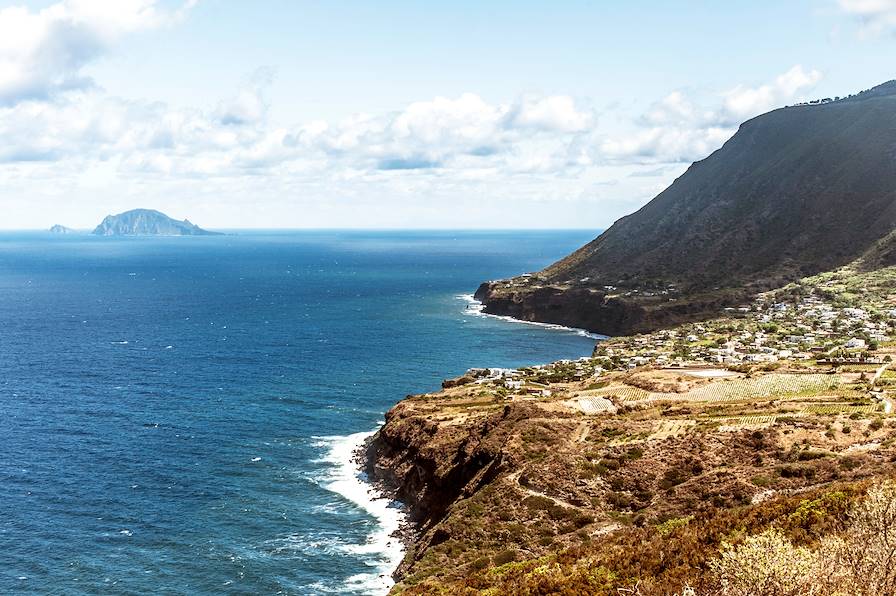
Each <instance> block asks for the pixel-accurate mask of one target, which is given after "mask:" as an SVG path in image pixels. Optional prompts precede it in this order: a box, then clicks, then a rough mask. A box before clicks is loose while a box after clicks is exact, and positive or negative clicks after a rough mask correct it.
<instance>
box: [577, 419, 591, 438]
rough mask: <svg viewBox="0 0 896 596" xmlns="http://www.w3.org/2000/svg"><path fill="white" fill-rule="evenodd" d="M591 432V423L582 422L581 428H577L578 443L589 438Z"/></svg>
mask: <svg viewBox="0 0 896 596" xmlns="http://www.w3.org/2000/svg"><path fill="white" fill-rule="evenodd" d="M590 432H591V425H590V424H588V423H587V422H582V423H581V424H579V428H578V429H577V430H576V443H584V442H585V441H586V440H587V439H588V434H589V433H590Z"/></svg>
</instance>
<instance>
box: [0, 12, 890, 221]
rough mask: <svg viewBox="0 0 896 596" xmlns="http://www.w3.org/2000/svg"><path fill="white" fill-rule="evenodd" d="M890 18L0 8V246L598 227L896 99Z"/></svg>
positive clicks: (793, 14) (833, 14)
mask: <svg viewBox="0 0 896 596" xmlns="http://www.w3.org/2000/svg"><path fill="white" fill-rule="evenodd" d="M894 31H896V0H789V1H788V2H760V1H754V2H728V3H719V2H689V3H685V4H681V3H677V4H675V5H673V3H667V2H646V1H644V2H626V3H609V2H584V1H583V2H563V1H555V2H520V1H517V2H472V1H471V2H466V1H455V2H450V3H449V2H444V3H439V2H425V3H424V2H388V1H382V2H376V3H373V2H338V1H330V2H301V1H298V0H293V1H273V0H272V1H259V2H252V3H247V2H233V1H224V0H199V1H187V2H183V1H175V0H170V1H162V0H159V1H153V0H114V1H113V0H61V1H59V0H57V1H56V2H27V3H23V2H21V1H20V2H0V135H2V138H3V139H4V143H3V145H2V146H0V206H2V207H3V209H4V213H5V217H4V218H3V220H2V221H0V226H2V227H5V228H44V227H48V226H49V225H50V224H52V223H57V222H58V223H63V224H66V225H72V226H77V227H89V226H92V225H94V224H95V223H96V222H97V221H98V220H99V219H101V218H102V216H104V215H106V214H107V213H114V212H119V211H123V210H126V209H129V208H133V207H154V208H158V209H162V210H164V211H166V212H168V213H170V214H171V215H172V216H175V217H178V218H183V217H189V218H190V219H191V220H192V221H196V222H199V223H200V224H204V225H207V226H211V227H594V228H601V227H606V226H608V225H609V224H611V223H612V222H613V221H614V220H615V219H617V218H619V217H620V216H622V215H624V214H626V213H628V212H630V211H632V210H634V209H637V208H638V207H639V206H640V205H642V204H643V203H645V202H646V201H648V200H649V199H650V198H652V197H653V196H654V195H655V194H656V193H657V192H659V191H660V190H662V189H663V188H664V187H665V186H667V185H668V184H669V183H670V182H671V181H672V180H673V179H674V178H675V177H676V176H678V175H680V174H681V173H682V172H683V171H684V170H685V169H686V167H687V165H688V164H689V163H690V162H691V161H693V160H695V159H701V158H703V157H705V156H706V155H708V154H709V153H710V152H712V151H713V150H714V149H716V148H718V147H719V146H720V145H721V144H722V143H723V142H724V141H725V140H726V139H727V138H728V137H730V135H731V134H733V132H734V131H735V130H736V128H737V125H738V124H739V123H740V122H741V121H743V120H744V119H747V118H750V117H752V116H755V115H757V114H760V113H762V112H765V111H767V110H769V109H773V108H776V107H780V106H782V105H786V104H789V103H794V102H796V101H800V100H804V99H811V98H815V97H827V96H835V95H844V94H848V93H852V92H856V91H859V90H861V89H865V88H868V87H870V86H873V85H875V84H878V83H881V82H884V81H886V80H889V79H892V78H894V75H893V72H892V71H893V67H892V55H893V49H894V42H896V38H894Z"/></svg>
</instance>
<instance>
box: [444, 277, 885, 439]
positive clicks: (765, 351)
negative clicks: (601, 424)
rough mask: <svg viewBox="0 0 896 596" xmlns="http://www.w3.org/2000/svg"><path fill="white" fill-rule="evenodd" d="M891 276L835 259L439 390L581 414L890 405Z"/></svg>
mask: <svg viewBox="0 0 896 596" xmlns="http://www.w3.org/2000/svg"><path fill="white" fill-rule="evenodd" d="M894 276H896V273H894V270H893V268H889V269H883V270H880V271H876V272H873V273H861V272H857V271H855V270H853V269H851V268H843V269H841V270H837V271H834V272H829V273H825V274H822V275H819V276H816V277H811V278H806V279H804V280H801V281H800V282H798V283H795V284H790V285H789V286H786V287H784V288H781V289H780V290H777V291H774V292H769V293H766V294H762V295H760V296H758V297H757V298H756V299H755V300H754V301H753V302H751V303H749V304H743V305H740V306H735V307H729V308H727V309H725V311H724V312H723V313H721V316H720V317H719V318H716V319H713V320H709V321H704V322H698V323H690V324H685V325H681V326H678V327H676V328H674V329H667V330H661V331H657V332H654V333H647V334H640V335H633V336H628V337H619V338H608V339H606V340H602V341H599V342H598V343H597V345H596V346H595V349H594V353H593V355H592V356H591V357H585V358H581V359H578V360H572V361H570V360H565V361H559V362H554V363H550V364H546V365H541V366H531V367H526V368H522V369H519V370H508V369H475V370H471V371H469V372H468V373H467V374H466V375H464V376H462V377H459V378H458V379H452V380H449V381H446V382H445V384H444V388H445V389H451V388H452V387H458V386H461V385H466V384H471V383H475V385H476V386H479V387H480V394H481V395H488V396H491V397H494V398H496V399H499V400H505V401H506V400H511V401H512V400H538V401H539V402H541V403H542V405H545V406H547V407H561V408H568V409H571V410H573V411H578V412H580V413H584V414H606V413H609V414H613V413H616V412H618V411H619V410H620V409H621V408H626V407H629V408H631V407H639V406H645V405H655V404H657V403H669V402H676V401H684V402H690V403H691V404H699V403H704V404H714V406H713V407H714V408H716V409H718V408H720V407H723V406H724V407H725V408H728V409H732V408H733V409H735V410H742V409H743V408H742V407H740V406H738V404H743V403H744V402H750V401H752V402H758V401H766V402H769V401H775V400H783V401H788V402H789V405H788V407H787V408H785V410H787V409H788V408H789V410H788V411H789V412H790V413H800V414H808V413H815V414H819V413H821V414H830V415H835V414H838V413H845V414H847V415H858V414H863V415H864V414H889V413H891V412H892V410H893V402H892V401H891V390H893V389H896V372H894V371H891V370H889V368H890V365H891V363H892V361H893V355H894V354H896V341H894V340H896V297H894V295H893V294H892V290H893V288H896V283H894V281H896V280H894V279H893V277H894ZM798 402H799V403H798ZM755 406H756V407H754V408H753V410H752V411H750V412H748V414H750V416H746V417H745V419H748V420H749V421H751V422H753V423H754V424H752V425H748V426H755V423H758V424H760V425H761V426H767V425H768V424H770V423H772V422H774V416H769V414H770V413H772V410H774V408H772V407H771V406H769V405H768V404H766V405H764V406H761V405H759V404H758V403H756V404H755ZM775 407H777V410H778V411H781V407H780V404H778V405H777V406H775ZM756 416H759V418H756ZM742 418H743V417H742ZM724 421H725V420H722V422H724ZM722 426H723V427H724V426H726V425H724V424H723V425H722ZM727 426H731V425H727ZM732 428H733V429H736V428H738V425H737V424H735V425H733V427H732Z"/></svg>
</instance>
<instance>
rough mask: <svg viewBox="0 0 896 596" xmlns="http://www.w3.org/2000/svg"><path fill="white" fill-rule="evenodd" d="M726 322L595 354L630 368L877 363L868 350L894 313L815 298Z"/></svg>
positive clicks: (626, 341) (739, 312)
mask: <svg viewBox="0 0 896 596" xmlns="http://www.w3.org/2000/svg"><path fill="white" fill-rule="evenodd" d="M727 310H728V312H729V313H730V317H728V318H724V319H719V320H717V321H708V322H706V323H699V324H692V325H687V326H684V327H681V328H679V329H676V330H668V331H659V332H656V333H650V334H645V335H638V336H634V337H631V338H620V339H619V340H616V341H613V342H611V343H610V344H608V345H607V346H606V347H603V348H602V347H600V346H599V347H598V349H597V351H596V354H597V355H598V356H601V357H606V358H609V359H611V360H614V361H615V362H616V363H618V364H622V365H623V366H627V367H629V368H634V367H637V366H644V365H647V364H653V365H660V366H668V365H676V364H684V363H688V362H706V363H713V364H723V365H739V364H752V363H774V362H778V361H779V360H817V361H819V363H830V364H846V363H865V364H874V363H880V362H882V360H881V359H880V357H877V356H875V355H874V354H873V353H872V352H871V350H872V348H874V347H876V346H875V345H874V344H876V343H879V342H885V341H889V340H890V339H891V335H892V334H893V328H892V327H891V324H892V323H893V322H894V321H896V309H893V310H890V311H887V312H886V314H885V316H873V315H872V314H871V313H869V312H868V311H867V310H865V309H862V308H855V307H842V308H838V307H835V306H833V305H831V304H829V303H827V302H825V301H824V300H823V299H821V298H820V297H818V296H816V295H810V296H807V297H805V298H803V299H801V300H799V301H797V302H795V303H786V302H767V303H766V302H763V301H757V302H756V303H755V304H753V305H745V306H740V307H736V308H730V309H727Z"/></svg>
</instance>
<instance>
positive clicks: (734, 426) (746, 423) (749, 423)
mask: <svg viewBox="0 0 896 596" xmlns="http://www.w3.org/2000/svg"><path fill="white" fill-rule="evenodd" d="M776 418H777V416H762V415H756V416H739V417H735V418H721V419H719V420H718V421H719V422H720V423H721V424H720V425H719V430H720V431H738V430H742V429H745V428H751V429H752V428H766V427H769V426H771V425H772V424H774V423H775V419H776Z"/></svg>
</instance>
